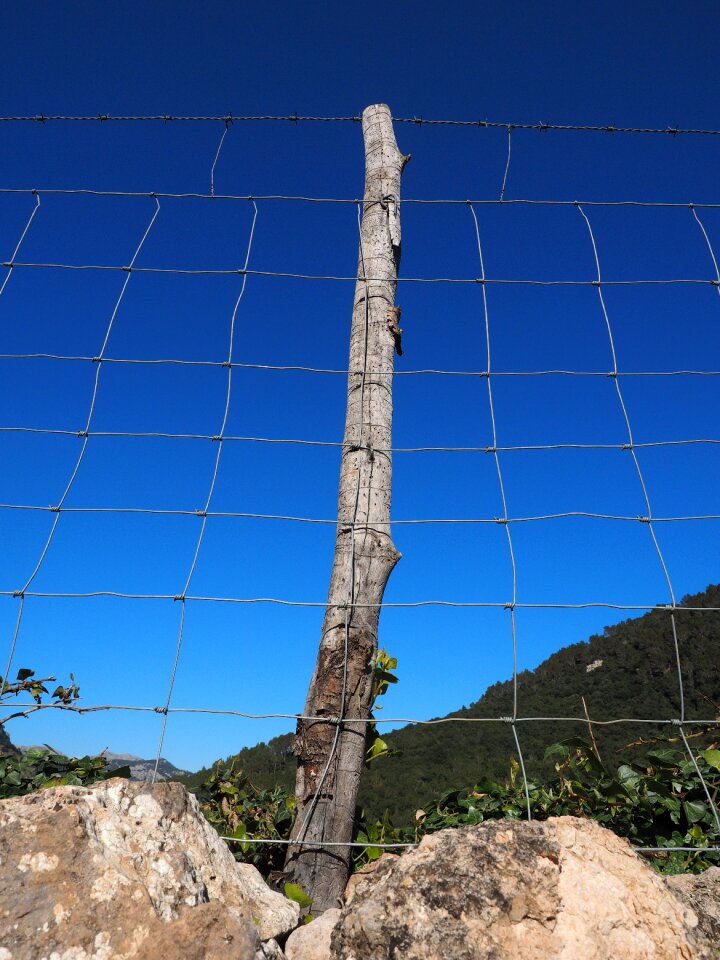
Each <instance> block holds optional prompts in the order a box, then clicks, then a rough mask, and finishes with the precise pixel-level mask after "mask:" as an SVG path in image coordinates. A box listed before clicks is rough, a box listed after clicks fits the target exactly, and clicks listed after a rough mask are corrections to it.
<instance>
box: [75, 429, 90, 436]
mask: <svg viewBox="0 0 720 960" xmlns="http://www.w3.org/2000/svg"><path fill="white" fill-rule="evenodd" d="M77 435H78V436H79V437H89V436H90V434H89V433H88V431H87V429H85V430H78V432H77Z"/></svg>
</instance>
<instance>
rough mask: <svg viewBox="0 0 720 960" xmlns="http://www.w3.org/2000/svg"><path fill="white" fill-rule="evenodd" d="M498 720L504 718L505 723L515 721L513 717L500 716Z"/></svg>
mask: <svg viewBox="0 0 720 960" xmlns="http://www.w3.org/2000/svg"><path fill="white" fill-rule="evenodd" d="M498 720H502V722H503V723H515V721H514V720H513V718H512V717H498Z"/></svg>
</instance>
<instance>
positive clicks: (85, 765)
mask: <svg viewBox="0 0 720 960" xmlns="http://www.w3.org/2000/svg"><path fill="white" fill-rule="evenodd" d="M129 776H130V768H129V767H121V768H120V769H118V770H108V769H107V760H106V759H105V757H65V756H63V755H62V754H60V753H55V752H54V751H53V750H51V749H50V748H47V749H45V748H40V747H33V748H32V749H31V750H26V751H25V753H23V754H22V755H21V756H7V757H0V799H1V800H5V799H7V798H8V797H21V796H24V795H25V794H26V793H32V792H33V791H34V790H39V789H41V788H42V787H60V786H63V785H65V784H71V785H73V786H86V787H87V786H89V785H90V784H91V783H97V782H98V781H99V780H109V779H110V777H129Z"/></svg>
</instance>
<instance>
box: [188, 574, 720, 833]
mask: <svg viewBox="0 0 720 960" xmlns="http://www.w3.org/2000/svg"><path fill="white" fill-rule="evenodd" d="M683 603H684V604H685V605H686V606H693V607H720V586H711V587H708V588H707V590H705V591H704V592H703V593H700V594H697V595H695V596H689V597H686V598H685V599H684V601H683ZM676 621H677V628H678V637H679V643H680V655H681V660H682V668H683V680H684V687H685V715H686V718H687V719H688V720H693V719H711V718H713V717H716V716H719V715H720V707H718V702H719V701H720V657H719V656H718V653H717V650H718V643H720V614H718V613H716V612H714V611H707V612H701V613H695V612H692V611H690V610H682V609H680V610H678V611H677V613H676ZM598 661H601V663H600V664H599V665H598ZM588 668H590V669H588ZM583 698H584V704H583ZM585 707H587V710H588V713H589V715H590V716H591V718H592V720H593V721H602V720H610V719H615V718H618V717H632V718H653V719H665V718H667V719H668V720H670V719H671V718H675V717H677V716H678V715H679V704H678V679H677V667H676V663H675V650H674V645H673V640H672V632H671V628H670V618H669V615H668V614H667V613H666V612H664V611H652V612H651V613H648V614H646V615H644V616H641V617H637V618H634V619H630V620H625V621H623V622H622V623H619V624H617V625H616V626H612V627H608V628H606V629H605V631H604V632H603V633H602V634H601V635H598V636H593V637H591V638H590V639H589V640H588V641H587V642H583V643H576V644H572V645H571V646H568V647H564V648H563V649H561V650H559V651H558V652H557V653H555V654H553V655H552V656H551V657H549V658H548V659H547V660H545V661H544V662H543V663H541V664H540V665H539V666H538V667H537V668H536V669H535V670H533V671H524V672H522V673H521V674H519V676H518V712H519V715H520V716H523V717H533V716H538V717H542V716H564V717H577V718H580V719H579V720H578V721H573V722H570V721H567V722H562V723H559V722H555V723H550V722H546V721H537V722H532V723H527V722H526V723H520V724H518V726H517V729H518V736H519V738H520V744H521V747H522V751H523V758H524V761H525V765H526V769H527V772H528V776H530V777H539V778H540V779H541V780H545V781H547V780H548V779H549V778H551V777H552V776H553V774H554V769H553V764H552V762H551V759H550V758H546V756H545V748H546V746H547V745H548V744H549V743H554V742H556V741H558V740H561V739H564V738H568V737H572V736H584V737H588V725H587V722H586V721H585V720H584V719H583V718H584V716H585ZM511 713H512V684H511V682H509V681H506V682H503V683H496V684H494V685H493V686H491V687H490V688H489V689H488V690H487V691H486V692H485V694H484V695H483V696H482V697H481V698H480V699H479V700H478V701H477V702H476V703H473V704H471V705H470V706H468V707H463V708H462V709H461V710H458V711H456V712H455V713H452V714H449V717H450V718H453V717H458V718H471V717H476V718H477V717H501V716H508V715H509V714H511ZM592 730H593V737H594V740H595V746H596V749H597V751H598V753H599V756H600V757H601V758H602V760H603V762H604V763H605V764H607V765H608V768H612V767H613V766H614V767H618V766H620V765H622V764H624V763H628V762H641V761H642V760H643V759H644V757H645V756H646V755H647V753H648V751H649V750H652V749H653V742H654V739H655V738H656V737H658V736H660V737H663V736H670V737H677V730H676V729H675V728H673V727H672V726H667V727H661V726H658V727H654V726H650V725H648V724H635V725H633V724H618V725H612V726H597V725H596V724H595V723H593V727H592ZM712 735H713V734H712V731H711V732H710V733H709V734H708V735H707V736H697V737H696V738H695V739H694V740H693V743H694V744H695V746H696V747H698V748H703V747H707V746H708V744H709V742H710V739H711V738H712ZM383 741H384V743H385V744H386V746H387V748H388V750H389V751H391V752H392V755H391V756H388V757H386V758H385V759H383V760H382V762H381V763H371V764H370V765H369V766H368V768H367V769H366V770H365V773H364V774H363V780H362V784H361V788H360V804H361V806H362V807H363V809H364V810H365V811H366V812H367V815H368V817H369V818H371V820H372V821H373V822H375V821H376V820H378V819H380V818H382V816H383V814H384V812H385V811H386V810H387V811H388V812H389V815H390V818H391V820H392V821H393V822H395V823H412V822H413V818H414V815H415V811H416V810H417V809H418V808H423V809H425V808H428V806H429V804H430V800H429V798H431V797H433V796H439V795H441V794H442V793H444V792H445V791H447V790H462V789H464V788H466V787H467V785H468V784H472V783H478V782H479V781H481V780H482V779H483V778H486V779H489V780H498V778H502V777H503V776H504V775H505V774H506V772H507V764H508V759H509V757H510V756H513V755H515V754H516V749H515V742H514V739H513V736H512V731H511V729H510V728H509V727H508V725H507V724H504V723H483V724H473V723H451V722H449V723H442V724H437V725H434V726H422V725H420V724H411V725H409V726H406V727H403V728H402V729H400V730H395V731H393V732H392V733H388V734H384V735H383ZM291 745H292V734H290V733H287V734H284V735H282V736H280V737H275V738H274V739H272V740H270V741H269V742H268V743H261V744H258V745H257V746H255V747H247V748H245V749H243V750H241V751H240V753H238V754H237V755H236V758H235V762H236V765H237V766H239V767H240V768H241V769H242V770H243V772H244V774H245V775H246V776H247V777H248V778H249V780H251V781H252V782H253V783H254V784H256V785H257V786H258V788H263V789H268V788H270V787H274V786H276V785H279V786H281V787H283V788H284V789H285V790H287V791H291V790H292V789H293V787H294V782H295V761H294V757H293V756H292V754H291ZM208 774H209V771H208V770H201V771H200V772H199V773H198V774H196V775H194V776H193V777H189V778H184V781H183V782H185V783H187V785H188V786H189V787H190V788H191V789H192V788H193V787H197V786H198V785H199V783H201V782H202V781H203V779H205V778H206V777H207V776H208Z"/></svg>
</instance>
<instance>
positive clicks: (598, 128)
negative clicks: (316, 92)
mask: <svg viewBox="0 0 720 960" xmlns="http://www.w3.org/2000/svg"><path fill="white" fill-rule="evenodd" d="M57 121H64V122H95V123H111V122H123V123H127V122H152V121H154V122H161V123H177V122H181V123H188V122H192V123H198V122H200V123H204V122H209V123H224V124H225V125H226V126H227V125H229V124H233V123H250V122H258V121H280V122H285V123H293V124H298V123H360V122H361V121H362V116H361V115H360V114H347V115H345V116H337V117H321V116H308V115H304V114H297V113H291V114H259V115H249V114H233V113H224V114H210V115H178V114H169V113H167V114H162V113H159V114H150V115H145V116H141V115H138V114H136V115H116V114H110V113H97V114H85V115H79V116H78V115H76V116H71V115H69V114H43V113H37V114H28V115H23V116H3V117H0V123H52V122H57ZM393 123H409V124H413V125H414V126H429V127H433V126H443V127H477V128H478V129H481V130H482V129H504V130H537V131H540V132H543V133H544V132H548V131H551V130H555V131H566V132H567V131H576V132H584V133H652V134H665V135H667V136H671V137H675V136H678V135H685V134H693V135H700V136H718V135H719V134H720V130H715V129H712V128H705V127H681V126H675V125H672V126H666V127H649V126H619V125H617V124H591V123H549V122H546V121H542V120H541V121H539V122H536V123H526V122H517V121H512V122H508V121H506V120H487V119H484V120H483V119H481V120H452V119H435V118H429V117H427V118H426V117H422V116H414V117H393Z"/></svg>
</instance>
